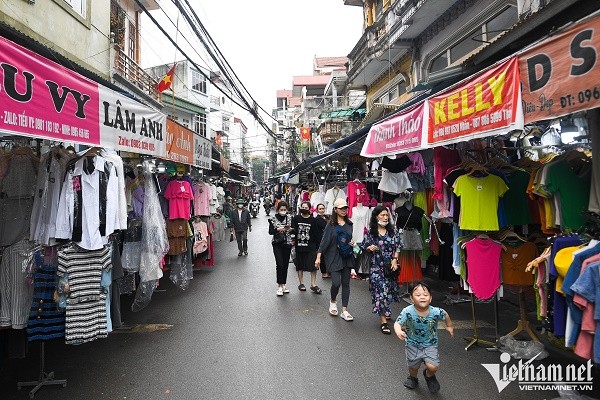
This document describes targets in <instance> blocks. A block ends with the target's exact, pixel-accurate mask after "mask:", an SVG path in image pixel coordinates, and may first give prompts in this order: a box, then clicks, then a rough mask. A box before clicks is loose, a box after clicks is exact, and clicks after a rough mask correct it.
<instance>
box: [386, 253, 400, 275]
mask: <svg viewBox="0 0 600 400" xmlns="http://www.w3.org/2000/svg"><path fill="white" fill-rule="evenodd" d="M398 275H400V268H396V270H395V271H394V270H392V259H391V258H389V259H388V258H384V259H383V276H385V277H386V278H388V279H392V280H398Z"/></svg>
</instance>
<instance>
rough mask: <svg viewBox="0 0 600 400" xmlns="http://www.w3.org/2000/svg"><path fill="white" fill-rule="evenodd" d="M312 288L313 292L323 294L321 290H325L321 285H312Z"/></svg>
mask: <svg viewBox="0 0 600 400" xmlns="http://www.w3.org/2000/svg"><path fill="white" fill-rule="evenodd" d="M310 290H312V291H313V292H315V293H316V294H321V292H323V291H322V290H321V288H320V287H318V286H311V287H310Z"/></svg>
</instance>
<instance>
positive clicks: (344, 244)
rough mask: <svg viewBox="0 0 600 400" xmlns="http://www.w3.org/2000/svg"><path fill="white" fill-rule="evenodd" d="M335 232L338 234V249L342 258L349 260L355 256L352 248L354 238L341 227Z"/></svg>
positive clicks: (336, 228)
mask: <svg viewBox="0 0 600 400" xmlns="http://www.w3.org/2000/svg"><path fill="white" fill-rule="evenodd" d="M335 231H336V232H337V248H338V251H339V253H340V256H341V257H342V258H349V257H352V256H353V255H354V249H353V247H352V246H350V241H351V240H352V236H350V235H349V234H348V232H346V231H345V230H343V229H342V227H341V226H336V227H335Z"/></svg>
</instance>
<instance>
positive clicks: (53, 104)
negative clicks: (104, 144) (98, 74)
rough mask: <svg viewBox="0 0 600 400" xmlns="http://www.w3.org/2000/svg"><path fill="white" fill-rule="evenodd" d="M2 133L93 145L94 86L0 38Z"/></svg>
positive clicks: (96, 129) (96, 126) (97, 130)
mask: <svg viewBox="0 0 600 400" xmlns="http://www.w3.org/2000/svg"><path fill="white" fill-rule="evenodd" d="M0 132H2V133H6V134H9V135H11V134H12V135H23V136H32V137H36V138H42V139H50V140H57V141H61V142H77V143H85V144H91V145H97V144H99V143H100V124H99V96H98V84H97V83H96V82H93V81H91V80H88V79H87V78H84V77H82V76H81V75H79V74H77V73H75V72H73V71H71V70H69V69H67V68H65V67H63V66H61V65H59V64H57V63H55V62H53V61H51V60H48V59H47V58H44V57H42V56H40V55H38V54H36V53H34V52H32V51H30V50H27V49H25V48H23V47H21V46H19V45H17V44H15V43H13V42H11V41H10V40H7V39H5V38H2V37H0Z"/></svg>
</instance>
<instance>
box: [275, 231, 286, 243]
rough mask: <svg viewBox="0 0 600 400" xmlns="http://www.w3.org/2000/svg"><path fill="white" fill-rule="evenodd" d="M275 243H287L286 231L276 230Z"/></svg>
mask: <svg viewBox="0 0 600 400" xmlns="http://www.w3.org/2000/svg"><path fill="white" fill-rule="evenodd" d="M273 243H275V244H283V243H285V233H283V232H275V234H274V235H273Z"/></svg>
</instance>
